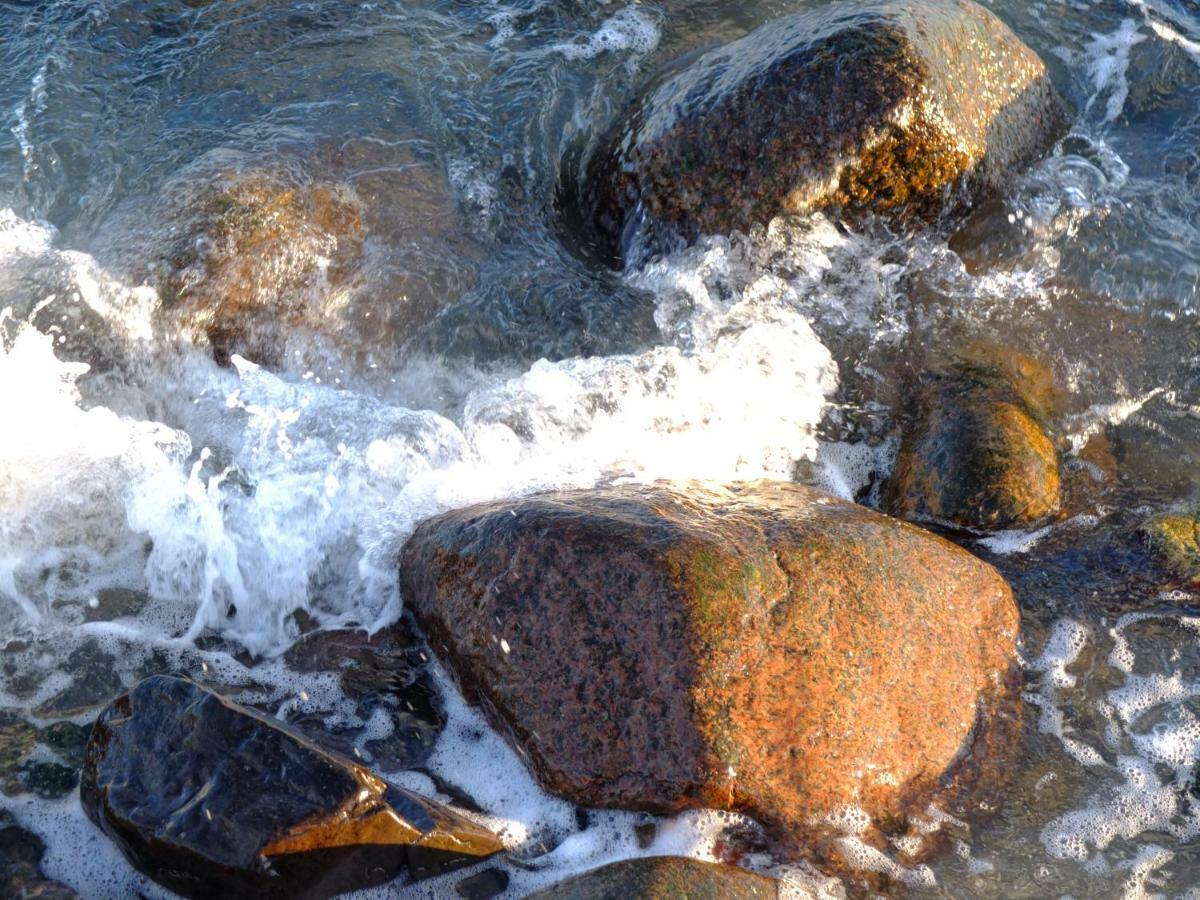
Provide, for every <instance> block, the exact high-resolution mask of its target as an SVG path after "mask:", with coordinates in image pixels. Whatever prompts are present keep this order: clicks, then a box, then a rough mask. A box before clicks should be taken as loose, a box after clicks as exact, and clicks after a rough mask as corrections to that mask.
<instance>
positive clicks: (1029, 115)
mask: <svg viewBox="0 0 1200 900" xmlns="http://www.w3.org/2000/svg"><path fill="white" fill-rule="evenodd" d="M1065 130H1066V117H1065V115H1064V112H1063V108H1062V103H1061V101H1060V99H1059V97H1058V95H1057V93H1056V92H1055V90H1054V88H1053V86H1052V85H1051V84H1050V81H1049V78H1048V77H1047V74H1046V68H1045V65H1044V64H1043V63H1042V61H1041V60H1040V59H1039V58H1038V56H1037V55H1036V54H1035V53H1034V52H1033V51H1032V50H1030V49H1029V48H1028V47H1027V46H1025V45H1024V44H1023V43H1022V42H1021V41H1020V40H1019V39H1018V38H1017V37H1016V36H1015V35H1014V34H1013V33H1012V31H1010V30H1009V28H1008V27H1007V26H1006V25H1005V24H1004V23H1003V22H1001V21H1000V20H999V19H997V18H996V17H995V16H994V15H993V14H992V13H991V12H989V11H987V10H986V9H984V8H983V7H981V6H979V5H977V4H975V3H972V2H969V0H876V2H864V3H834V4H826V5H822V6H821V7H820V8H818V9H816V10H811V11H806V12H801V13H797V14H794V15H790V16H785V17H783V18H781V19H778V20H776V21H774V22H771V23H769V24H767V25H765V26H763V27H761V28H759V29H757V30H756V31H754V32H751V33H750V34H749V35H747V36H746V37H744V38H742V39H740V40H737V41H734V42H732V43H730V44H727V45H725V46H723V47H718V48H716V49H714V50H711V51H709V52H708V53H706V54H704V55H702V56H700V57H699V58H698V59H695V60H694V61H692V62H691V63H690V64H688V65H686V66H685V67H684V68H682V69H681V70H679V71H676V72H673V73H670V74H668V75H667V76H666V77H664V78H663V79H661V80H660V81H659V82H658V83H657V84H655V85H654V86H652V87H651V88H650V89H649V90H648V91H647V92H646V93H645V94H644V95H642V96H641V97H640V98H639V99H638V100H637V101H636V102H635V103H634V105H633V107H632V109H630V110H629V111H627V112H626V114H625V115H624V116H623V117H622V119H621V120H620V121H619V122H618V124H617V125H616V126H615V127H614V128H613V129H612V130H611V131H610V132H609V133H608V134H607V135H605V136H604V137H603V138H602V139H601V140H600V142H599V145H598V147H597V148H596V149H595V150H594V151H593V153H592V155H591V158H590V162H589V163H588V164H587V166H586V173H585V182H584V189H583V192H582V193H583V197H582V200H583V207H584V211H585V217H586V218H587V220H588V221H589V222H590V224H591V227H592V230H593V238H594V239H595V240H596V242H597V243H598V245H599V248H600V251H601V253H602V254H603V255H604V256H606V257H608V258H610V259H612V260H613V261H614V262H617V261H620V260H621V259H624V260H625V261H626V262H629V261H633V262H636V261H637V259H638V258H639V257H640V255H642V254H644V253H645V252H646V251H647V250H651V251H652V250H658V249H662V248H664V247H668V246H671V245H672V244H673V243H676V242H678V240H679V239H683V240H686V241H691V240H694V239H695V238H696V237H697V236H698V235H700V234H720V233H726V232H729V231H731V230H734V229H737V230H743V231H744V230H746V229H747V228H749V227H750V226H751V225H753V224H755V223H765V222H767V221H768V220H770V219H771V218H772V217H774V216H776V215H779V214H782V213H800V212H807V211H810V210H818V209H825V208H831V207H832V208H840V209H842V210H844V211H847V212H852V211H855V210H873V211H876V212H880V213H885V214H887V215H889V216H891V217H894V218H895V219H897V220H900V221H903V220H906V219H909V218H912V217H919V218H922V219H932V218H936V217H937V216H938V215H939V214H941V213H942V212H943V211H945V210H947V209H953V208H955V207H957V206H959V205H960V204H961V202H962V201H963V200H966V199H969V198H971V197H973V196H976V195H979V194H982V193H986V192H989V191H992V190H995V189H997V188H999V187H1000V186H1002V185H1003V184H1004V182H1005V180H1006V179H1007V178H1008V177H1009V176H1011V175H1012V174H1013V173H1014V172H1015V171H1017V170H1020V169H1021V168H1023V167H1024V166H1026V165H1027V164H1029V163H1030V162H1032V161H1033V160H1035V159H1037V158H1038V157H1039V156H1041V155H1042V154H1043V153H1044V152H1045V151H1046V149H1047V148H1049V147H1050V146H1051V145H1052V144H1053V143H1054V141H1055V140H1056V139H1057V138H1058V137H1059V136H1060V135H1061V134H1063V133H1064V132H1065Z"/></svg>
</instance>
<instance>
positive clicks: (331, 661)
mask: <svg viewBox="0 0 1200 900" xmlns="http://www.w3.org/2000/svg"><path fill="white" fill-rule="evenodd" d="M429 658H430V657H429V652H428V650H427V649H426V648H425V642H424V641H423V640H422V639H421V638H420V637H419V636H418V635H417V633H416V631H415V630H414V628H413V626H412V624H411V623H410V621H409V620H408V619H407V618H404V619H401V620H400V622H398V623H397V624H395V625H394V626H392V627H391V628H388V629H385V630H383V631H380V632H378V633H377V634H375V635H372V636H368V635H367V633H366V632H365V631H362V630H351V629H345V630H337V631H317V632H313V633H312V634H309V635H306V636H305V637H303V638H301V639H300V640H299V641H297V642H296V643H295V644H293V645H292V647H291V649H289V650H288V652H287V653H286V654H285V655H284V661H285V662H286V663H287V665H288V667H289V668H290V669H292V670H293V671H296V672H336V673H337V674H338V679H339V682H340V684H341V687H342V690H343V691H344V692H345V694H346V696H347V698H349V699H350V700H351V701H353V702H354V703H355V704H356V705H357V711H356V712H357V715H358V717H359V718H361V719H363V720H364V721H368V720H370V718H371V717H372V715H374V713H375V711H376V710H378V709H381V708H382V709H383V710H384V711H385V712H386V713H387V716H388V717H389V719H390V720H391V722H392V733H391V734H390V735H388V736H387V737H385V738H380V739H376V740H371V741H368V742H367V743H366V744H365V747H366V749H367V750H368V751H369V752H370V753H371V754H372V756H373V762H374V763H375V764H376V766H383V767H385V768H387V769H389V770H392V771H395V770H400V769H412V768H416V767H418V766H420V765H422V764H423V763H424V762H425V760H426V759H428V758H429V754H430V753H432V752H433V745H434V744H435V743H436V742H437V738H438V735H439V734H441V732H442V728H443V727H445V724H446V714H445V711H444V709H443V707H442V700H441V697H440V696H439V695H438V692H437V688H436V687H435V686H434V684H433V680H432V678H431V676H430V674H429ZM293 724H295V725H298V726H299V727H301V728H304V729H305V730H307V729H306V728H305V722H304V721H298V720H293ZM313 724H314V726H315V733H312V734H311V736H312V737H313V739H314V740H317V741H318V742H319V743H328V742H329V740H330V738H334V739H335V740H336V739H338V738H339V737H340V738H341V739H342V740H343V741H344V744H345V746H344V747H341V748H337V749H342V750H343V751H344V752H347V753H348V752H349V748H350V746H352V745H353V741H354V739H355V737H356V735H354V734H353V733H345V734H342V735H331V734H330V733H329V731H328V729H327V728H326V727H325V725H324V722H323V719H322V717H320V716H318V717H317V721H316V722H314V723H313Z"/></svg>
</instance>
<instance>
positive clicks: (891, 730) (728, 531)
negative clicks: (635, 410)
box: [400, 482, 1019, 841]
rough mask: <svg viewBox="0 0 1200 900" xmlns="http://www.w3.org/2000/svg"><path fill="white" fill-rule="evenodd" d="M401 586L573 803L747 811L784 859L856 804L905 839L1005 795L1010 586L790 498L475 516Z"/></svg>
mask: <svg viewBox="0 0 1200 900" xmlns="http://www.w3.org/2000/svg"><path fill="white" fill-rule="evenodd" d="M400 576H401V586H402V590H403V595H404V598H405V602H406V603H408V604H410V605H411V607H412V608H413V610H414V611H415V612H416V614H417V617H418V618H419V619H420V620H421V621H422V622H423V624H424V626H425V629H426V632H427V634H428V636H429V638H430V642H431V644H432V646H433V649H434V651H435V652H437V653H439V654H440V655H441V657H442V658H443V659H444V660H445V661H446V662H447V663H448V665H449V667H450V668H451V670H452V671H453V672H454V673H455V675H456V676H457V678H458V679H459V681H460V683H461V685H462V688H463V690H464V693H465V694H466V696H467V697H468V698H469V699H470V700H472V701H473V702H476V703H479V704H480V705H481V706H482V707H483V708H484V709H485V710H486V711H487V712H488V714H489V715H490V717H491V719H492V721H493V723H495V724H496V725H497V726H498V727H499V728H500V729H501V730H502V731H504V732H506V733H508V734H509V735H510V736H511V738H512V740H513V742H514V744H515V745H516V746H517V747H518V748H519V750H520V751H521V752H523V753H524V754H525V755H526V756H527V758H528V759H529V760H530V762H531V763H532V766H533V768H534V770H535V772H536V774H537V775H538V777H539V779H540V780H541V782H542V784H543V785H544V786H545V787H546V788H547V789H548V790H550V791H551V792H554V793H556V794H559V795H561V796H564V797H567V798H568V799H570V800H573V801H575V802H577V803H580V804H582V805H586V806H599V807H616V808H621V809H637V810H646V811H650V812H656V813H671V812H676V811H678V810H681V809H684V808H689V807H711V808H721V809H732V810H738V811H742V812H746V813H748V814H750V815H751V816H753V817H755V818H757V819H758V820H759V821H760V822H762V823H763V824H764V825H765V826H766V827H767V828H768V830H769V831H770V832H772V834H773V835H775V836H776V837H777V838H782V839H783V840H784V841H799V840H801V839H803V838H811V837H813V836H814V835H815V834H817V833H820V832H822V829H823V819H824V818H825V817H826V816H827V815H828V814H830V813H832V812H833V811H835V810H838V809H841V808H843V807H846V806H854V807H858V808H860V809H862V810H864V811H865V813H866V815H867V817H869V818H870V819H871V820H873V821H874V822H876V823H882V822H886V823H889V824H888V825H887V827H888V828H893V829H894V828H899V829H900V830H901V831H903V830H904V828H905V818H906V816H907V814H908V813H909V812H912V813H914V814H918V815H923V814H924V813H925V811H926V809H927V807H928V805H929V803H931V802H942V801H943V800H946V801H947V802H950V801H949V800H947V798H950V797H970V796H971V795H972V791H973V790H977V791H982V787H981V786H982V785H984V784H985V783H986V784H990V783H992V782H993V781H994V780H995V779H996V778H997V777H999V774H998V772H997V770H996V769H995V768H994V767H993V768H990V769H989V766H988V764H987V762H986V761H988V760H992V761H995V760H1002V759H1003V758H1004V753H1005V751H1006V749H1007V747H1008V742H1009V741H1010V740H1011V739H1012V736H1013V734H1014V732H1015V728H1016V722H1017V719H1016V718H1015V717H1014V716H1013V715H1012V714H1011V709H1012V706H1011V705H1010V704H1013V703H1015V698H1014V695H1015V691H1016V683H1015V681H1014V671H1015V669H1014V663H1015V659H1016V638H1017V631H1018V625H1019V621H1018V613H1017V609H1016V606H1015V604H1014V602H1013V598H1012V594H1011V592H1010V590H1009V588H1008V586H1007V585H1006V584H1005V582H1004V580H1003V579H1002V578H1001V577H1000V576H999V574H998V573H997V572H996V571H995V570H994V569H992V568H991V567H990V566H988V565H987V564H985V563H983V562H982V561H980V560H978V559H976V558H975V557H974V556H971V555H970V554H969V553H967V552H965V551H963V550H961V549H960V548H958V547H956V546H954V545H953V544H951V543H949V542H948V541H945V540H942V539H941V538H938V537H936V536H934V535H931V534H929V533H928V532H925V531H922V530H920V529H918V528H916V527H913V526H911V525H908V524H906V523H904V522H900V521H898V520H895V519H891V518H888V517H886V516H882V515H880V514H878V513H876V512H873V511H871V510H868V509H866V508H864V507H861V506H856V505H854V504H850V503H845V502H842V501H840V500H836V499H833V498H831V497H828V496H826V495H824V494H822V493H820V492H819V491H816V490H813V489H811V488H807V487H803V486H800V485H796V484H791V483H783V482H753V483H741V484H736V485H733V486H730V487H720V486H714V485H705V484H697V483H683V484H680V483H658V484H654V485H624V486H619V487H611V488H599V489H594V490H585V491H570V492H563V493H554V494H545V495H540V496H533V497H529V498H526V499H521V500H516V501H510V502H501V503H491V504H484V505H481V506H475V507H471V508H468V509H463V510H458V511H454V512H450V513H446V514H444V515H441V516H438V517H436V518H434V519H431V520H429V521H427V522H425V523H423V524H422V525H421V526H419V527H418V528H417V530H416V532H415V533H414V534H413V536H412V537H411V538H410V539H409V541H408V543H407V544H406V545H405V547H404V549H403V551H402V554H401V570H400ZM1006 709H1007V710H1010V712H1005V710H1006ZM1000 768H1002V766H1001V767H1000ZM976 796H978V797H979V798H981V801H980V802H982V799H987V800H989V802H990V801H993V800H994V797H990V796H987V792H986V791H982V792H981V793H977V794H976ZM955 802H957V801H955ZM964 802H966V806H965V807H955V809H956V810H958V811H959V812H960V813H962V812H963V810H965V809H967V808H968V807H970V802H968V801H964ZM951 805H953V803H951Z"/></svg>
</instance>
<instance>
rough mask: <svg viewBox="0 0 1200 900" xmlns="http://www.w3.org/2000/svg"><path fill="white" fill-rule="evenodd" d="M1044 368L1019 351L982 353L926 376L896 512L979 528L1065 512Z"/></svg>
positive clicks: (899, 467) (903, 454) (1022, 523)
mask: <svg viewBox="0 0 1200 900" xmlns="http://www.w3.org/2000/svg"><path fill="white" fill-rule="evenodd" d="M1053 396H1054V394H1053V381H1052V378H1051V376H1050V373H1049V371H1048V370H1047V369H1045V368H1044V367H1042V366H1040V365H1039V364H1038V363H1036V362H1035V361H1034V360H1032V359H1030V358H1029V357H1026V356H1023V355H1021V354H1019V353H1015V352H1012V351H1007V352H1001V351H999V350H998V349H997V350H995V351H993V352H988V353H983V352H975V353H972V354H970V355H968V356H967V357H966V358H962V359H959V360H957V361H955V362H954V363H952V364H951V365H949V366H947V367H945V368H943V369H938V370H934V371H931V372H928V373H926V374H925V375H924V376H923V377H922V378H921V379H920V381H919V383H918V385H917V387H916V391H915V395H914V398H913V409H912V412H911V417H910V422H909V424H908V427H907V428H906V430H905V432H904V435H903V438H902V441H901V444H900V450H899V453H898V455H897V458H896V465H895V468H894V470H893V472H892V477H891V478H890V479H889V481H888V484H887V487H886V490H885V505H886V508H887V509H888V511H889V512H891V513H893V514H894V515H897V516H901V517H903V518H907V519H915V520H918V521H931V522H937V523H939V524H943V525H952V526H957V527H965V528H976V529H999V528H1021V527H1028V526H1032V525H1037V524H1039V523H1041V522H1044V521H1046V520H1048V519H1050V518H1052V517H1054V516H1056V515H1058V513H1059V510H1060V509H1061V507H1062V478H1061V473H1060V458H1059V451H1058V448H1057V446H1056V445H1055V443H1054V441H1053V440H1052V439H1051V436H1050V433H1049V430H1048V428H1047V425H1046V418H1047V412H1048V409H1049V408H1050V406H1051V405H1052V404H1053Z"/></svg>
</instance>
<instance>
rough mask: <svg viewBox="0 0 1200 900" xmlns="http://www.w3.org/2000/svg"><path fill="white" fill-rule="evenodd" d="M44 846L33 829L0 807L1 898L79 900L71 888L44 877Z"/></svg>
mask: <svg viewBox="0 0 1200 900" xmlns="http://www.w3.org/2000/svg"><path fill="white" fill-rule="evenodd" d="M45 853H46V845H45V843H44V842H43V841H42V839H41V838H40V837H38V836H37V835H36V834H34V833H33V832H32V831H27V830H26V829H24V828H22V827H21V826H20V825H18V824H17V822H16V820H15V819H14V818H13V817H12V814H11V813H9V812H8V811H7V810H0V897H6V898H12V900H78V898H79V895H78V894H76V893H75V891H73V890H71V888H69V887H67V886H66V885H64V884H59V883H58V882H57V881H51V880H50V879H48V878H46V877H45V875H44V874H43V873H42V871H41V868H40V867H41V862H42V857H43V856H44V855H45Z"/></svg>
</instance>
